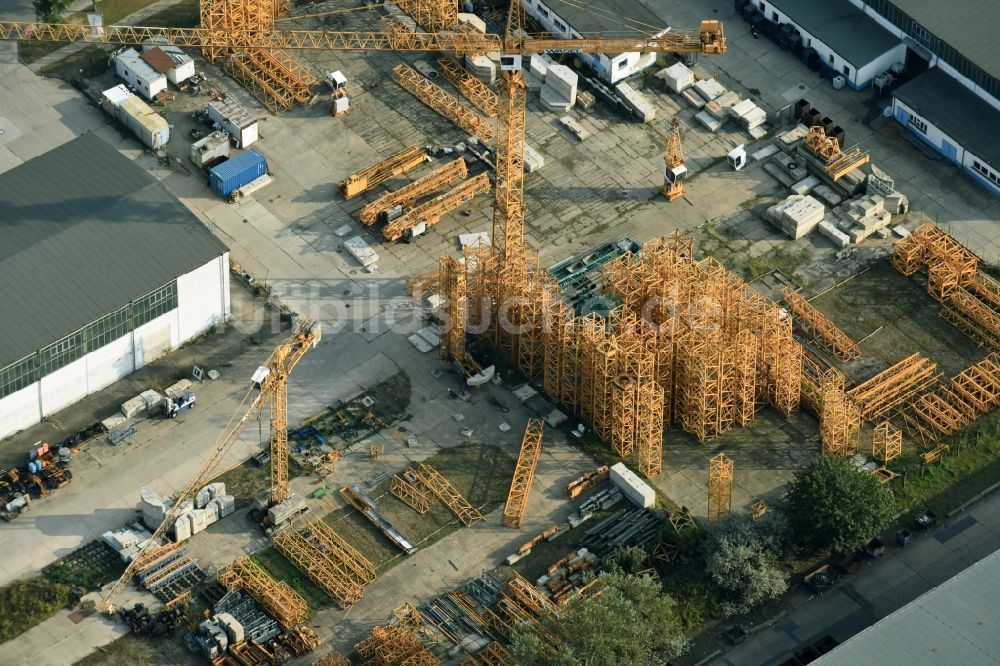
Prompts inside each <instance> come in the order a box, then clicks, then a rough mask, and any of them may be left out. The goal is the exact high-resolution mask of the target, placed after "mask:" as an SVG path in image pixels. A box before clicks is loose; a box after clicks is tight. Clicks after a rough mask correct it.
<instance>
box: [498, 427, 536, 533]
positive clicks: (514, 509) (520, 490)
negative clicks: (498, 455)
mask: <svg viewBox="0 0 1000 666" xmlns="http://www.w3.org/2000/svg"><path fill="white" fill-rule="evenodd" d="M544 432H545V421H543V420H542V419H528V425H527V427H526V428H525V429H524V438H523V439H522V440H521V451H520V453H518V455H517V465H516V466H515V467H514V477H513V478H512V479H511V481H510V491H509V492H508V493H507V504H506V505H505V506H504V509H503V524H504V527H520V526H521V520H522V519H523V518H524V514H525V513H526V512H527V510H528V496H529V495H530V494H531V482H532V481H534V479H535V467H537V466H538V457H539V456H540V455H541V453H542V437H543V435H544Z"/></svg>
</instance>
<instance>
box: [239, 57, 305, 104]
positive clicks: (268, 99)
mask: <svg viewBox="0 0 1000 666" xmlns="http://www.w3.org/2000/svg"><path fill="white" fill-rule="evenodd" d="M227 70H228V72H229V74H230V75H231V76H232V77H233V78H234V79H236V80H237V81H239V82H240V83H242V84H243V85H244V86H246V88H247V90H249V91H250V92H251V93H253V95H254V97H256V98H257V99H259V100H260V102H261V104H263V105H264V106H266V107H267V108H268V110H269V111H271V113H274V114H279V113H281V112H282V111H287V110H288V109H290V108H292V107H293V106H295V105H296V104H304V103H305V102H308V101H309V99H310V98H311V97H312V91H311V90H310V89H309V86H311V85H312V84H314V83H316V78H315V77H314V76H312V74H310V73H309V72H308V70H306V69H305V68H304V67H302V66H301V65H299V64H298V63H297V62H295V60H293V59H292V58H291V56H289V55H288V54H286V53H284V52H282V51H277V50H265V49H259V50H256V51H243V52H240V53H234V54H233V55H232V57H231V58H230V61H229V65H228V67H227Z"/></svg>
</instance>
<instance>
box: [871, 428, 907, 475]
mask: <svg viewBox="0 0 1000 666" xmlns="http://www.w3.org/2000/svg"><path fill="white" fill-rule="evenodd" d="M902 454H903V433H902V432H901V431H900V430H899V428H897V427H896V426H894V425H892V424H891V423H889V422H888V421H883V422H882V423H879V424H878V425H876V426H875V432H874V433H873V434H872V457H873V458H875V459H876V460H881V461H882V464H883V465H888V464H889V463H890V462H891V461H892V460H894V459H896V458H898V457H899V456H901V455H902Z"/></svg>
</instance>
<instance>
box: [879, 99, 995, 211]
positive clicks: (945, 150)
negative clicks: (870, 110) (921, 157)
mask: <svg viewBox="0 0 1000 666" xmlns="http://www.w3.org/2000/svg"><path fill="white" fill-rule="evenodd" d="M892 115H893V116H894V117H895V118H896V120H898V121H899V122H900V124H902V125H903V127H905V128H906V129H908V130H909V131H910V132H912V133H913V134H914V135H915V136H917V137H918V138H919V139H921V140H922V141H924V142H925V143H927V144H929V145H930V146H932V147H933V148H934V149H935V150H936V151H937V152H939V153H941V154H942V155H944V156H945V157H946V158H948V159H949V160H951V161H952V162H954V163H955V164H958V165H959V166H961V167H962V168H963V169H965V172H966V173H968V174H970V175H971V176H972V177H973V178H975V179H976V180H978V181H979V182H980V183H982V184H983V185H985V186H986V187H987V188H988V189H989V190H991V191H992V192H993V193H994V194H1000V184H998V183H995V182H992V181H991V180H989V179H988V178H986V177H984V176H983V174H982V173H980V172H979V171H976V170H975V169H973V168H972V163H973V162H979V163H980V164H981V165H983V166H985V167H986V168H987V169H989V170H990V171H991V172H992V173H993V175H994V176H997V177H998V179H1000V169H998V167H997V166H995V165H989V164H986V161H985V160H982V159H980V158H979V157H977V156H976V155H973V154H972V153H970V152H969V151H968V150H966V149H965V147H964V146H962V145H961V144H960V143H958V141H956V140H954V139H952V138H951V137H950V136H948V135H947V134H945V133H944V132H942V131H941V130H940V129H938V128H937V127H935V126H934V125H933V124H931V123H930V122H928V121H927V119H926V118H924V117H923V116H921V115H920V114H919V113H916V112H915V111H914V110H913V109H911V108H910V107H908V106H907V105H906V104H904V103H903V102H901V101H899V100H898V99H896V98H895V97H894V98H893V99H892ZM911 118H916V119H918V120H920V121H921V122H923V123H924V124H925V125H926V126H927V131H926V132H921V131H920V130H918V129H917V128H916V127H915V126H914V125H913V124H912V123H911V122H910V120H911Z"/></svg>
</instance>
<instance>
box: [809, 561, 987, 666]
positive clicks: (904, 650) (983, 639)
mask: <svg viewBox="0 0 1000 666" xmlns="http://www.w3.org/2000/svg"><path fill="white" fill-rule="evenodd" d="M998 599H1000V551H997V552H995V553H993V554H992V555H988V556H987V557H985V558H983V559H982V560H980V561H979V562H977V563H975V564H973V565H972V566H970V567H969V568H967V569H965V570H964V571H961V572H960V573H958V574H956V575H955V576H954V577H952V578H949V579H948V580H946V581H945V582H943V583H941V584H940V585H938V586H937V587H935V588H933V589H931V590H928V591H927V592H925V593H924V594H922V595H920V596H919V597H917V598H916V599H914V600H913V601H911V602H910V603H908V604H907V605H905V606H903V607H902V608H900V609H899V610H897V611H896V612H895V613H892V614H891V615H889V616H888V617H885V618H883V619H881V620H879V621H878V622H876V623H875V624H873V625H872V626H870V627H868V628H867V629H865V630H864V631H862V632H861V633H860V634H857V635H855V636H854V637H853V638H850V639H848V640H847V641H845V642H844V643H843V644H842V645H839V646H838V647H836V648H834V649H833V650H832V651H830V652H828V653H827V654H825V655H823V656H822V657H820V658H819V659H817V660H815V661H814V662H813V663H814V664H820V665H822V666H838V665H839V664H844V666H858V664H906V665H907V666H924V665H925V664H927V665H928V666H930V665H938V664H969V665H970V666H971V665H972V664H977V665H978V664H996V663H998V662H1000V613H998V612H997V600H998Z"/></svg>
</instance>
